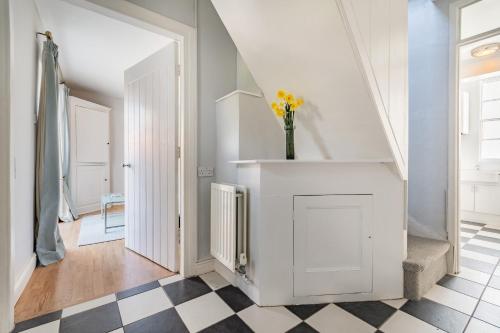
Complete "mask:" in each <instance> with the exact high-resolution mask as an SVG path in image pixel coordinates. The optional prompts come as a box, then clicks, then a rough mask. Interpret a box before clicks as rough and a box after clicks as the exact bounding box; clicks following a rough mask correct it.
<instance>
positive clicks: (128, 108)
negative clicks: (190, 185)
mask: <svg viewBox="0 0 500 333" xmlns="http://www.w3.org/2000/svg"><path fill="white" fill-rule="evenodd" d="M176 59H177V45H176V43H171V44H169V45H168V46H166V47H165V48H163V49H162V50H160V51H158V52H157V53H155V54H153V55H151V56H150V57H148V58H146V59H145V60H143V61H141V62H139V63H138V64H136V65H134V66H132V67H131V68H129V69H127V70H126V71H125V113H124V122H125V163H124V167H125V198H126V203H125V246H126V247H127V248H129V249H131V250H133V251H135V252H137V253H139V254H141V255H143V256H144V257H146V258H148V259H150V260H152V261H154V262H156V263H157V264H159V265H161V266H164V267H166V268H168V269H169V270H172V271H178V260H177V251H178V248H177V245H178V232H177V231H178V227H177V223H178V208H177V153H176V151H177V92H178V77H177V74H176V68H177V66H176V64H177V60H176Z"/></svg>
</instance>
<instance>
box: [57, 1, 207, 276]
mask: <svg viewBox="0 0 500 333" xmlns="http://www.w3.org/2000/svg"><path fill="white" fill-rule="evenodd" d="M65 1H67V2H69V3H72V4H74V5H77V6H80V7H83V8H86V9H88V10H91V11H94V12H97V13H99V14H102V15H106V16H108V17H111V18H113V19H117V20H120V21H123V22H126V23H129V24H132V25H135V26H137V27H140V28H143V29H146V30H149V31H152V32H155V33H158V34H161V35H164V36H167V37H169V38H172V39H174V40H175V41H176V42H177V43H178V44H179V50H180V52H179V53H180V57H179V62H180V77H181V86H180V96H181V98H180V101H179V140H180V142H179V145H180V150H181V152H180V170H179V172H180V177H179V179H180V184H179V200H180V202H179V208H180V214H181V223H180V227H181V228H180V248H179V250H180V251H179V254H180V262H179V264H180V265H179V266H180V274H181V275H182V276H190V275H195V274H197V273H199V269H197V266H198V265H200V263H198V258H197V212H198V210H197V181H198V178H197V154H198V152H197V130H198V127H197V126H198V125H197V120H198V115H197V103H198V97H197V96H198V92H197V36H196V28H194V27H191V26H188V25H186V24H184V23H180V22H178V21H175V20H173V19H171V18H168V17H165V16H162V15H160V14H157V13H155V12H152V11H150V10H147V9H145V8H143V7H140V6H137V5H135V4H133V3H130V2H127V1H120V0H65Z"/></svg>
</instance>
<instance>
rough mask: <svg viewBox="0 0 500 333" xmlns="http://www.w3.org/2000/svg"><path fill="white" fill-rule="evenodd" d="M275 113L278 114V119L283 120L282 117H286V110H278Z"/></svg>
mask: <svg viewBox="0 0 500 333" xmlns="http://www.w3.org/2000/svg"><path fill="white" fill-rule="evenodd" d="M275 113H276V115H277V116H278V117H280V118H282V117H283V116H284V115H285V110H283V109H277V110H276V111H275Z"/></svg>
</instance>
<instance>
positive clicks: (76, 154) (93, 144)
mask: <svg viewBox="0 0 500 333" xmlns="http://www.w3.org/2000/svg"><path fill="white" fill-rule="evenodd" d="M110 110H111V109H110V108H108V107H105V106H102V105H98V104H95V103H92V102H89V101H85V100H83V99H80V98H76V97H73V96H72V97H70V117H69V118H70V131H69V132H70V143H71V144H70V187H71V195H72V199H73V203H74V204H75V207H76V209H77V211H78V213H79V214H84V213H89V212H92V211H96V210H99V209H100V201H101V196H102V195H103V194H105V193H109V190H110V179H109V145H110V141H109V112H110Z"/></svg>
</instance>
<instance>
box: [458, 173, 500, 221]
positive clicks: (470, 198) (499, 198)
mask: <svg viewBox="0 0 500 333" xmlns="http://www.w3.org/2000/svg"><path fill="white" fill-rule="evenodd" d="M460 186H461V188H460V209H461V211H462V219H466V220H472V221H475V222H484V223H494V224H498V223H499V222H500V184H495V183H491V184H489V183H468V182H463V183H462V184H461V185H460Z"/></svg>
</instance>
